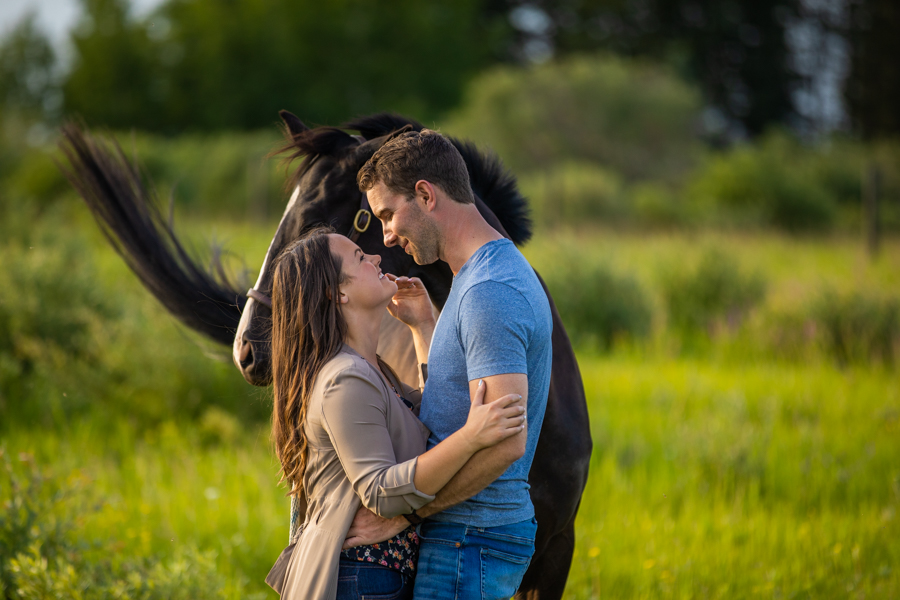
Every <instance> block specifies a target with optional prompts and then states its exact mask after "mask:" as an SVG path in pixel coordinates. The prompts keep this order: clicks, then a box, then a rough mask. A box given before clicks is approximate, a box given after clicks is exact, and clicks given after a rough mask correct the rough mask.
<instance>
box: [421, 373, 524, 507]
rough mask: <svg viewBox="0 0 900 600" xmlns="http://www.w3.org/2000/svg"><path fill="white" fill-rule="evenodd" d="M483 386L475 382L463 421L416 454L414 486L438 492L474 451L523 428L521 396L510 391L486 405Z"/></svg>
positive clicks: (497, 441) (422, 489) (425, 491)
mask: <svg viewBox="0 0 900 600" xmlns="http://www.w3.org/2000/svg"><path fill="white" fill-rule="evenodd" d="M486 387H487V386H486V385H485V384H484V381H480V382H479V383H478V389H477V390H476V392H475V395H474V396H473V398H472V405H471V407H470V408H469V418H468V420H467V421H466V424H465V425H463V427H462V428H461V429H459V430H457V431H456V432H454V433H453V434H451V435H450V436H449V437H447V438H446V439H444V440H443V441H442V442H441V443H439V444H438V445H437V446H435V447H434V448H432V449H431V450H429V451H428V452H426V453H425V454H423V455H421V456H420V457H419V464H418V465H417V467H416V474H415V478H414V482H415V485H416V488H417V489H419V490H421V491H422V492H424V493H426V494H430V495H434V494H437V493H438V491H440V489H441V488H443V487H444V486H445V485H447V482H448V481H450V479H452V478H453V476H454V475H456V473H457V472H458V471H459V470H460V469H461V468H462V467H463V465H465V464H466V463H467V462H468V461H469V459H470V458H472V455H474V454H475V453H476V452H478V451H479V450H482V449H484V448H488V447H490V446H493V445H494V444H497V443H499V442H501V441H503V440H505V439H507V438H508V437H511V436H513V435H516V434H518V433H521V432H522V431H523V430H524V429H525V415H524V413H525V409H524V407H523V405H522V404H521V400H522V397H521V396H519V395H517V394H509V395H507V396H504V397H503V398H500V399H498V400H497V401H496V402H492V403H490V404H487V405H485V404H484V393H485V389H486ZM495 404H496V406H495Z"/></svg>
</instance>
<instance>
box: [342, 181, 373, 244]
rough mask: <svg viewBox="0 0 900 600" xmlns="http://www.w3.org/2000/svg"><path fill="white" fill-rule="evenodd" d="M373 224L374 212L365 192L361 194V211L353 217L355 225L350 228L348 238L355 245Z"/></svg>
mask: <svg viewBox="0 0 900 600" xmlns="http://www.w3.org/2000/svg"><path fill="white" fill-rule="evenodd" d="M371 224H372V210H371V207H370V206H369V198H368V197H367V196H366V193H365V192H360V193H359V210H358V211H356V215H355V216H354V217H353V224H352V225H351V226H350V233H348V234H347V237H348V238H350V241H351V242H353V243H354V244H355V243H356V241H357V240H358V239H359V236H360V235H361V234H363V233H365V232H366V229H368V228H369V225H371Z"/></svg>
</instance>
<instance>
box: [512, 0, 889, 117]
mask: <svg viewBox="0 0 900 600" xmlns="http://www.w3.org/2000/svg"><path fill="white" fill-rule="evenodd" d="M800 1H801V0H726V1H723V0H630V1H627V0H524V1H523V0H512V1H511V2H509V6H510V7H511V9H512V14H513V17H514V23H515V24H517V28H518V29H519V32H520V33H519V36H520V37H519V44H520V47H522V48H524V49H525V52H524V54H526V55H528V54H532V52H529V46H531V47H532V48H533V47H534V46H535V43H537V50H538V52H539V53H540V51H541V46H540V44H545V45H546V46H547V48H546V50H544V51H545V53H546V52H549V51H551V49H552V52H554V53H556V54H558V55H565V54H569V53H573V52H583V51H586V50H596V49H606V50H611V51H614V52H617V53H620V54H625V55H629V56H648V57H652V58H655V59H658V60H662V61H665V62H667V63H669V64H671V65H673V66H675V67H676V68H677V69H678V70H679V71H680V72H681V73H682V74H683V75H684V76H686V77H688V78H689V79H691V80H693V81H695V82H697V83H699V84H700V86H701V87H702V89H703V92H704V95H705V96H706V98H707V100H708V102H710V103H711V104H712V105H713V106H714V107H715V108H717V109H718V110H719V111H721V113H722V116H724V117H725V118H726V121H727V122H728V123H730V124H731V125H738V126H739V128H740V129H743V130H744V131H745V132H746V133H749V134H750V135H757V134H759V133H761V132H763V131H764V130H765V128H766V127H767V126H769V125H771V124H772V123H787V122H790V121H792V120H793V119H795V118H796V114H795V113H794V109H793V105H792V101H791V92H792V89H793V87H794V85H795V82H796V80H797V74H796V73H795V72H794V71H793V69H792V68H791V65H790V60H789V49H788V47H787V44H786V42H785V28H786V27H787V26H788V25H789V23H790V22H791V20H792V19H795V18H796V16H797V6H798V3H799V2H800ZM887 1H890V0H887ZM541 15H543V17H542V16H541ZM516 17H518V18H516ZM538 58H540V56H539V57H538Z"/></svg>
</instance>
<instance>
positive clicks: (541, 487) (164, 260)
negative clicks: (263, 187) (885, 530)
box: [60, 111, 591, 599]
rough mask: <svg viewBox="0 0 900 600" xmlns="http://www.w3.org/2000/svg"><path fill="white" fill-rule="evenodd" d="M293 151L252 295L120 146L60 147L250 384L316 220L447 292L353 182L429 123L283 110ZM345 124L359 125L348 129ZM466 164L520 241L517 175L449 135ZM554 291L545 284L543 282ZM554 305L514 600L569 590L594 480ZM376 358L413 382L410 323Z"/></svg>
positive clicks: (579, 399)
mask: <svg viewBox="0 0 900 600" xmlns="http://www.w3.org/2000/svg"><path fill="white" fill-rule="evenodd" d="M281 116H282V119H283V120H284V122H285V124H286V128H285V131H286V134H287V138H288V143H289V145H288V146H287V147H286V151H287V152H289V153H290V154H291V158H295V159H299V158H303V160H302V162H301V163H300V167H299V169H298V170H297V173H296V175H295V178H294V181H293V194H292V196H291V199H290V201H289V203H288V205H287V208H286V210H285V213H284V216H283V217H282V220H281V223H280V224H279V226H278V229H277V231H276V232H275V235H274V237H273V239H272V243H271V244H270V246H269V250H268V252H267V254H266V258H265V261H264V262H263V266H262V268H261V270H260V275H259V279H258V281H257V282H256V285H255V286H254V287H253V288H251V291H250V292H249V293H247V294H244V293H242V292H241V291H239V290H238V288H237V287H236V286H235V285H234V284H233V283H232V281H231V280H230V279H229V277H228V275H227V274H226V273H225V271H224V269H222V268H221V267H220V266H219V264H218V263H217V262H214V263H213V267H212V268H211V269H210V270H209V271H207V270H205V269H203V268H201V267H199V266H198V265H197V263H196V262H195V261H194V259H193V258H192V257H191V256H190V254H189V253H188V252H187V251H185V249H184V248H183V246H182V245H181V244H180V243H179V241H178V239H177V237H176V236H175V234H174V232H173V230H172V227H171V224H170V223H169V222H167V220H166V219H165V218H164V217H163V215H162V212H161V211H160V209H159V206H158V204H157V203H156V202H155V199H154V198H153V195H152V193H151V192H150V191H149V188H148V187H147V186H146V185H145V183H144V181H143V178H142V176H141V173H140V170H139V169H138V167H137V166H136V164H135V163H134V162H132V161H129V160H128V158H126V156H125V154H124V153H123V152H122V150H121V148H119V146H117V145H115V144H114V145H112V146H110V145H108V144H105V143H103V142H101V141H99V140H97V139H94V138H93V137H91V136H90V135H88V134H86V133H85V132H83V131H82V130H81V129H80V128H79V127H77V126H74V125H68V126H66V127H65V128H64V129H63V138H62V141H61V143H60V145H61V147H62V150H63V153H64V154H65V156H66V157H67V159H68V162H69V165H68V166H67V167H64V169H63V170H64V171H65V173H66V176H67V177H68V178H69V180H70V181H71V182H72V184H73V185H74V186H75V188H76V189H77V190H78V192H79V193H80V195H81V196H82V197H83V198H84V200H85V201H86V202H87V205H88V207H89V208H90V210H91V212H92V213H93V215H94V216H95V218H96V219H97V221H98V223H99V224H100V226H101V229H102V230H103V232H104V234H105V235H106V237H107V239H108V240H109V241H110V243H111V244H112V245H113V247H114V248H115V249H116V251H117V252H118V253H119V254H120V255H121V256H122V258H123V259H124V260H125V261H126V263H127V264H128V265H129V267H130V268H131V269H132V270H133V271H134V272H135V274H136V275H137V276H138V277H139V278H140V280H141V281H142V282H143V284H144V285H145V286H146V287H147V288H148V289H149V290H150V292H151V293H153V294H154V295H155V296H156V298H157V299H158V300H159V301H160V302H161V303H162V304H163V305H164V306H165V307H166V309H168V310H169V311H170V312H171V313H172V314H174V315H175V316H176V317H177V318H178V319H179V320H180V321H182V322H183V323H184V324H186V325H188V326H189V327H191V328H193V329H195V330H197V331H199V332H201V333H202V334H204V335H206V336H208V337H210V338H212V339H213V340H216V341H218V342H221V343H223V344H232V343H233V353H234V360H235V364H236V365H237V366H238V368H239V369H240V370H241V373H242V374H243V375H244V378H245V379H246V380H247V381H248V382H249V383H251V384H253V385H268V384H269V383H270V381H271V364H270V361H269V355H270V353H269V344H270V319H271V309H270V306H269V305H268V296H269V294H270V292H271V286H272V276H273V274H272V272H271V271H272V270H271V269H269V266H270V264H271V261H272V259H273V258H274V257H276V256H277V255H278V254H279V252H280V251H281V250H282V248H284V247H285V246H286V245H287V244H288V243H290V242H291V241H292V240H294V239H296V238H297V237H298V236H299V235H301V234H302V233H303V232H304V231H305V230H307V229H308V228H309V227H311V226H313V225H316V224H321V223H326V224H330V225H332V226H333V227H335V228H336V229H337V230H338V231H340V232H347V234H348V235H350V236H352V237H353V238H355V239H356V241H357V243H358V244H359V246H360V247H361V248H362V249H363V250H364V251H365V252H367V253H370V254H376V253H377V254H380V255H381V257H382V268H383V269H384V270H385V272H390V273H394V274H396V275H410V276H416V277H420V278H421V279H422V280H423V282H424V283H425V285H426V287H427V289H428V291H429V293H430V294H431V297H432V301H433V302H434V304H435V305H436V306H437V307H438V308H440V307H442V306H443V304H444V302H445V300H446V298H447V295H448V294H449V291H450V284H451V282H452V273H451V271H450V269H449V267H448V266H447V265H446V263H443V262H440V261H439V262H437V263H435V264H432V265H417V264H415V262H414V261H413V260H412V257H410V256H408V255H406V254H405V253H404V252H403V251H402V250H400V249H399V248H397V247H392V248H387V247H385V246H384V244H383V238H382V232H381V226H380V224H379V223H378V221H377V220H374V219H373V218H372V216H371V215H370V214H368V212H367V210H366V208H367V204H366V203H365V198H364V196H363V195H362V194H361V193H360V191H359V189H358V188H357V187H356V173H357V171H358V170H359V169H360V167H361V166H362V165H363V164H364V163H365V162H366V160H368V159H369V158H370V157H371V156H372V154H374V153H375V151H376V150H377V149H378V148H380V147H381V145H382V144H383V143H384V142H385V141H386V139H387V138H388V136H389V135H390V134H391V133H393V132H395V131H397V130H399V129H402V128H404V127H408V128H412V129H414V130H416V131H419V130H421V129H422V125H420V124H419V123H417V122H415V121H412V120H410V119H406V118H403V117H400V116H397V115H390V114H381V115H375V116H372V117H365V118H360V119H357V120H354V121H351V122H349V123H346V124H345V125H343V126H341V127H340V128H333V127H319V128H315V129H309V128H307V127H306V126H305V125H304V124H303V123H302V122H301V121H300V120H299V119H298V118H297V117H295V116H294V115H292V114H290V113H288V112H286V111H282V113H281ZM347 131H356V132H358V133H359V134H358V135H351V134H350V133H348V132H347ZM452 141H453V143H454V145H455V146H456V148H457V149H458V150H459V151H460V153H461V154H462V156H463V159H464V160H465V162H466V165H467V167H468V170H469V176H470V179H471V183H472V189H473V191H474V192H475V198H476V200H475V201H476V204H477V206H478V209H479V211H480V212H481V214H482V215H483V216H484V217H485V219H486V220H487V221H488V222H489V223H490V224H491V225H492V226H493V227H494V228H495V229H497V231H499V232H501V233H502V234H503V235H504V236H506V237H508V238H510V239H511V240H512V241H513V242H515V243H516V244H522V243H524V242H526V241H527V240H528V239H529V237H530V235H531V223H530V221H529V219H528V217H527V209H526V203H525V199H524V198H523V197H522V196H521V195H520V194H519V192H518V190H517V188H516V183H515V180H514V178H513V177H512V176H511V175H509V174H508V173H507V172H506V171H505V170H504V168H503V167H502V165H501V163H500V161H499V160H498V159H497V158H496V157H495V156H493V155H484V154H481V153H480V152H479V151H478V150H477V149H476V148H475V147H474V146H473V145H471V144H469V143H465V142H460V141H458V140H452ZM545 290H546V287H545ZM547 297H548V299H549V300H550V306H551V310H552V312H553V324H554V328H553V370H552V376H551V380H550V395H549V399H548V406H547V411H546V416H545V418H544V424H543V428H542V430H541V435H540V439H539V441H538V447H537V451H536V454H535V457H534V462H533V464H532V467H531V472H530V474H529V482H530V483H531V498H532V501H533V503H534V506H535V511H536V514H537V520H538V523H539V526H538V537H537V541H536V544H535V546H536V548H535V555H534V558H533V560H532V562H531V566H530V567H529V569H528V572H527V573H526V574H525V578H524V580H523V582H522V586H521V589H520V591H519V593H518V594H517V598H531V599H535V598H541V599H545V598H561V597H562V594H563V590H564V588H565V583H566V578H567V576H568V572H569V567H570V564H571V560H572V552H573V550H574V543H575V533H574V521H575V514H576V512H577V510H578V506H579V503H580V500H581V494H582V492H583V490H584V486H585V483H586V481H587V474H588V465H589V461H590V454H591V437H590V429H589V425H588V414H587V405H586V402H585V397H584V388H583V385H582V382H581V375H580V373H579V370H578V364H577V363H576V360H575V355H574V352H573V351H572V346H571V344H570V342H569V339H568V336H567V335H566V332H565V329H564V328H563V325H562V321H561V320H560V318H559V313H558V312H557V310H556V307H555V305H554V304H553V300H552V298H550V295H549V293H548V295H547ZM384 322H385V325H384V326H383V328H382V331H381V337H380V338H379V354H381V356H382V357H383V358H385V360H387V362H388V363H389V364H391V365H392V366H394V367H395V369H397V371H398V373H399V374H400V376H401V377H402V378H404V379H405V380H406V381H416V379H417V377H416V375H415V354H414V351H413V346H412V341H411V336H410V335H409V333H408V330H407V329H406V327H405V326H402V325H400V324H399V322H398V321H396V320H395V319H393V318H389V317H388V318H385V319H384Z"/></svg>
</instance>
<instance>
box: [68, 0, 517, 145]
mask: <svg viewBox="0 0 900 600" xmlns="http://www.w3.org/2000/svg"><path fill="white" fill-rule="evenodd" d="M85 6H86V8H87V12H88V14H89V18H88V19H86V25H85V26H83V27H82V28H81V30H80V32H79V33H77V34H76V36H75V43H76V49H77V52H78V63H77V66H76V68H75V69H74V70H73V72H72V75H71V76H70V78H69V80H68V81H67V86H66V102H67V108H69V109H71V110H74V111H78V112H80V113H81V114H83V115H84V116H85V117H86V118H87V120H88V121H89V122H91V123H102V124H107V125H113V126H124V125H128V126H138V127H143V128H147V129H153V130H162V131H167V132H178V131H182V130H185V129H204V130H210V129H228V128H232V129H233V128H252V127H260V126H267V125H269V124H271V123H272V122H273V120H275V119H276V113H277V111H278V110H279V109H282V108H288V109H291V110H293V111H295V112H297V113H298V114H299V115H301V117H302V118H304V119H306V120H308V121H310V122H312V123H337V122H340V121H343V120H345V119H347V118H348V117H351V116H354V115H357V114H360V113H368V112H373V111H378V110H394V111H399V112H404V113H408V114H412V115H415V116H417V117H419V118H420V119H424V120H426V121H427V120H429V119H434V118H435V117H436V116H437V115H439V114H440V113H441V112H442V111H444V110H446V109H448V108H450V107H452V106H454V105H455V104H456V103H457V102H458V100H459V96H460V94H461V90H462V87H463V84H464V83H465V82H466V81H467V80H468V79H469V78H470V77H471V76H472V75H474V74H475V73H477V72H478V71H480V70H481V69H483V68H484V67H485V66H487V65H488V64H491V63H492V62H494V61H496V60H497V59H498V57H501V56H502V54H503V51H504V50H505V49H506V48H507V47H508V43H507V40H508V39H509V35H510V31H511V28H510V26H509V25H508V23H507V21H506V19H505V16H504V15H502V14H500V13H493V12H491V10H490V9H489V7H486V5H485V4H484V2H482V0H456V1H451V0H434V1H430V2H419V1H414V0H348V1H345V2H319V1H317V0H229V1H227V2H222V1H220V0H168V1H167V2H166V3H165V4H164V5H163V6H162V7H161V8H160V9H159V10H158V11H157V12H156V13H155V14H153V15H151V16H150V17H149V18H148V19H146V20H144V21H143V22H141V23H135V22H133V21H130V20H129V19H128V16H127V11H126V10H125V6H124V4H123V0H85Z"/></svg>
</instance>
